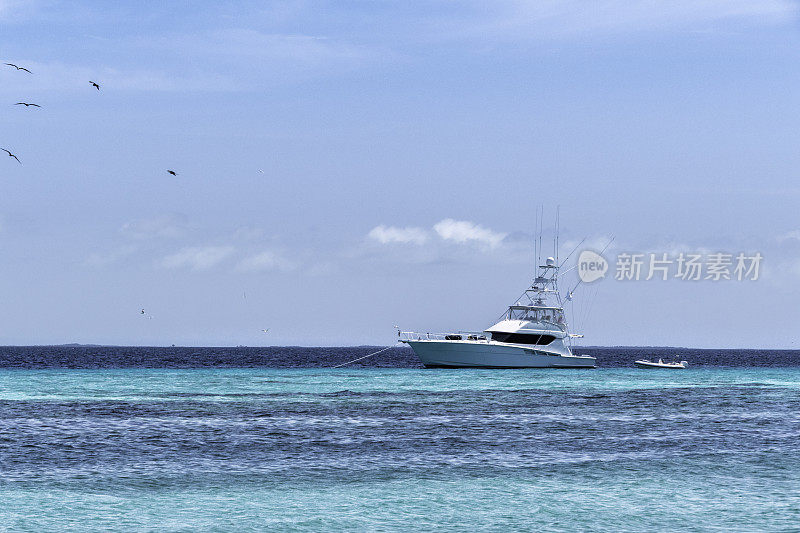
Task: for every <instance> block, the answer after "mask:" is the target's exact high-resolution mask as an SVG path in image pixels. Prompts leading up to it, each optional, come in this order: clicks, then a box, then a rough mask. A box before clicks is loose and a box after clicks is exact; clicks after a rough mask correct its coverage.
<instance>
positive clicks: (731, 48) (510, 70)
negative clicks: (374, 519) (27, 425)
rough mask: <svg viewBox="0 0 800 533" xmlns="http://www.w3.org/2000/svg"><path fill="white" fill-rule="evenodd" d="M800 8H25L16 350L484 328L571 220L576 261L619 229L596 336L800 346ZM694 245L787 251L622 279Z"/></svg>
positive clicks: (14, 283) (12, 121)
mask: <svg viewBox="0 0 800 533" xmlns="http://www.w3.org/2000/svg"><path fill="white" fill-rule="evenodd" d="M799 11H800V6H799V5H798V4H797V3H796V2H790V1H784V0H741V1H740V0H730V1H722V0H675V1H672V2H656V1H652V0H626V1H621V0H620V1H618V0H598V1H594V2H583V1H577V0H574V1H573V0H561V1H549V0H542V1H538V2H536V1H522V0H497V1H493V2H478V1H472V0H447V1H445V0H420V1H419V2H400V1H392V0H385V1H380V2H365V1H346V0H345V1H338V2H332V1H312V0H308V1H304V0H298V1H291V0H290V1H275V2H270V1H257V2H256V1H253V2H249V1H239V2H210V1H209V2H205V1H198V0H185V1H183V0H176V1H174V2H161V1H158V2H156V1H152V2H148V1H139V2H100V1H96V2H95V1H73V2H54V1H47V0H31V1H22V0H0V60H2V61H0V62H1V63H14V64H17V65H20V66H24V67H26V68H28V69H29V70H30V71H31V73H30V74H28V73H26V72H24V71H18V70H16V69H14V68H13V67H9V66H5V65H3V68H2V69H0V110H2V111H1V113H2V115H0V116H2V121H0V147H2V148H6V149H8V150H10V151H12V153H14V154H15V155H17V156H18V157H19V159H20V161H21V162H22V164H19V163H17V162H16V161H15V160H14V159H12V158H10V157H6V156H5V154H4V153H2V152H0V324H2V326H1V327H0V344H6V345H8V344H17V345H19V344H25V345H27V344H58V343H72V342H77V343H100V344H125V345H171V344H177V345H198V346H202V345H206V346H210V345H221V346H235V345H248V346H261V345H323V346H324V345H360V344H372V345H387V344H391V343H392V342H394V339H395V338H396V333H395V330H394V326H395V325H400V326H401V327H402V328H403V329H404V330H415V331H430V332H444V331H454V330H480V329H483V328H486V327H488V326H490V325H491V324H492V323H493V322H494V321H495V320H496V319H497V317H498V316H499V315H500V314H501V313H502V312H503V311H504V310H505V308H506V306H508V305H510V304H512V303H514V302H515V301H516V300H515V299H516V298H517V297H518V296H519V294H520V293H521V292H522V291H523V290H524V289H525V288H526V286H527V285H528V284H529V283H530V281H531V278H532V276H533V274H534V266H535V264H536V261H535V258H534V257H533V243H534V241H535V240H536V235H537V231H536V212H537V208H540V207H541V208H543V209H544V217H543V218H544V220H545V230H544V231H543V234H542V237H543V241H544V242H545V243H552V234H553V229H552V225H553V221H554V218H555V211H556V208H557V207H558V209H559V210H560V231H559V255H560V258H562V259H563V258H564V257H566V256H567V254H569V252H570V251H572V250H573V249H576V250H579V249H583V248H587V249H592V250H595V251H601V250H602V249H603V248H604V247H605V245H606V244H607V243H608V241H609V240H610V239H611V238H612V237H613V239H614V240H613V243H612V244H611V245H610V246H609V247H608V248H607V249H606V251H605V252H604V256H605V257H606V258H607V259H608V260H609V262H610V263H611V267H610V271H609V273H608V275H607V276H606V277H605V278H603V279H601V280H599V281H596V282H594V283H591V284H588V283H587V284H583V285H580V286H578V288H577V290H576V292H575V299H574V302H573V303H571V304H570V305H569V308H568V312H569V313H570V316H571V317H572V318H571V319H570V322H571V324H572V326H573V329H574V330H575V331H577V332H578V333H582V334H584V335H585V338H584V339H582V340H581V342H582V343H583V344H585V345H606V346H614V345H660V346H687V347H709V348H727V347H754V348H797V347H798V344H797V341H796V338H797V333H798V323H800V305H798V301H799V299H800V216H799V215H798V211H799V210H798V208H800V143H799V142H798V141H800V133H799V132H800V91H798V87H800V31H799V30H800V24H799V23H800V19H799V18H798V14H800V13H799ZM90 80H91V81H95V82H97V83H98V84H100V86H101V90H99V91H98V90H96V89H95V88H93V87H92V86H91V85H90V83H89V82H90ZM23 101H24V102H32V103H36V104H39V105H40V106H41V107H39V108H36V107H25V106H21V105H14V104H15V103H16V102H23ZM167 170H174V171H175V172H176V173H177V176H172V175H170V174H168V173H167ZM584 238H585V239H586V240H583V241H582V239H584ZM549 246H551V244H546V250H550V248H549ZM684 252H685V253H692V252H701V253H703V254H709V253H713V252H722V253H727V254H738V253H739V252H744V253H747V254H750V255H752V254H755V253H756V252H758V253H760V254H761V255H762V256H763V258H764V259H763V262H762V263H761V271H760V275H759V278H758V279H757V280H743V281H738V280H721V281H713V280H711V279H701V280H699V281H688V280H682V279H678V278H674V276H672V275H670V277H671V279H669V280H667V281H663V280H661V279H651V280H649V281H645V280H644V279H642V280H639V281H635V280H628V281H620V280H616V279H614V268H615V267H614V262H615V259H616V257H617V256H618V254H620V253H642V254H649V253H656V254H658V255H659V256H660V254H661V253H667V254H669V257H676V256H677V255H678V254H680V253H684ZM576 256H577V252H576V254H574V255H573V256H572V259H571V261H573V262H574V257H576ZM568 267H569V264H565V270H566V268H568ZM577 280H578V277H577V270H572V271H570V272H565V273H564V275H563V277H562V287H564V288H571V287H572V286H574V285H575V284H576V283H577ZM573 307H574V309H573ZM142 309H144V310H145V314H142V313H141V310H142ZM267 328H269V331H268V333H266V334H265V333H264V332H263V331H262V329H267Z"/></svg>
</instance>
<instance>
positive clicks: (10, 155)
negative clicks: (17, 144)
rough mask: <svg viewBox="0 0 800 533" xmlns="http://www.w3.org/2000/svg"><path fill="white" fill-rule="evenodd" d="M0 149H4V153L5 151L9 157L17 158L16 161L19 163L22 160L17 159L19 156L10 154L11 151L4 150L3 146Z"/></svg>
mask: <svg viewBox="0 0 800 533" xmlns="http://www.w3.org/2000/svg"><path fill="white" fill-rule="evenodd" d="M0 150H2V151H4V152H5V153H7V154H8V155H9V157H13V158H14V159H16V160H17V163H19V164H20V165H21V164H22V161H20V160H19V157H17V156H15V155H14V154H12V153H11V152H9V151H8V150H6V149H5V148H0Z"/></svg>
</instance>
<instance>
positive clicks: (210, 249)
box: [161, 246, 236, 270]
mask: <svg viewBox="0 0 800 533" xmlns="http://www.w3.org/2000/svg"><path fill="white" fill-rule="evenodd" d="M235 251H236V249H235V248H234V247H233V246H191V247H188V248H183V249H182V250H180V251H178V252H176V253H174V254H172V255H168V256H166V257H164V258H163V259H162V260H161V265H162V266H163V267H165V268H190V269H192V270H208V269H209V268H212V267H214V266H216V265H218V264H219V263H221V262H222V261H224V260H225V259H227V258H228V257H230V256H231V255H232V254H233V253H234V252H235Z"/></svg>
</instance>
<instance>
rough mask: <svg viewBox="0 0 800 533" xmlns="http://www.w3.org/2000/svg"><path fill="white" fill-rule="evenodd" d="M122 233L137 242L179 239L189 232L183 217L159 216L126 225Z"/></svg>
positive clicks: (173, 215)
mask: <svg viewBox="0 0 800 533" xmlns="http://www.w3.org/2000/svg"><path fill="white" fill-rule="evenodd" d="M120 232H121V233H122V234H123V235H125V236H126V237H130V238H131V239H135V240H149V239H156V238H159V239H178V238H180V237H183V236H184V235H186V233H187V232H188V229H187V223H186V217H185V216H183V215H175V214H169V215H158V216H154V217H150V218H142V219H139V220H133V221H131V222H127V223H125V224H124V225H123V226H122V228H120Z"/></svg>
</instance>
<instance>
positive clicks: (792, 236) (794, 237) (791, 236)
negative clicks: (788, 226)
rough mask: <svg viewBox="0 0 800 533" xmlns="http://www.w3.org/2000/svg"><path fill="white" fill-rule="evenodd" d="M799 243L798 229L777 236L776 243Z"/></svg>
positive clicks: (799, 233) (799, 232) (799, 230)
mask: <svg viewBox="0 0 800 533" xmlns="http://www.w3.org/2000/svg"><path fill="white" fill-rule="evenodd" d="M786 241H800V229H796V230H793V231H789V232H786V233H784V234H783V235H780V236H778V242H786Z"/></svg>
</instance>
